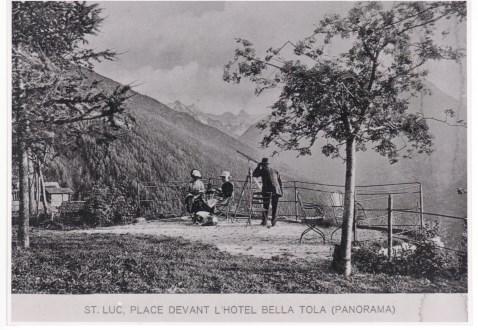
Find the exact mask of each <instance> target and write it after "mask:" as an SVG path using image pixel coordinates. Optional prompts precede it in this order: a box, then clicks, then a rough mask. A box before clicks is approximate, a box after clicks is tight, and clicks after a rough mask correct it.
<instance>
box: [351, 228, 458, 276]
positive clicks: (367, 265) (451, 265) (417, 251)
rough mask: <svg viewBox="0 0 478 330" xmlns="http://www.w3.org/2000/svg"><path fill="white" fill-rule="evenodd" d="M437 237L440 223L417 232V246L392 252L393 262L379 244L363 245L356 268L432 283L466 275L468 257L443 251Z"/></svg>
mask: <svg viewBox="0 0 478 330" xmlns="http://www.w3.org/2000/svg"><path fill="white" fill-rule="evenodd" d="M437 234H438V224H437V223H435V224H433V225H431V226H426V227H425V229H424V230H422V231H417V232H415V233H413V234H412V235H411V236H412V237H411V238H412V241H413V243H414V244H413V245H411V244H402V245H401V246H400V247H401V248H400V249H398V251H399V253H397V252H395V253H394V252H392V253H394V255H393V258H392V260H391V261H390V260H389V259H388V256H387V255H386V253H385V251H386V250H385V249H384V248H383V247H382V246H381V245H380V244H379V243H365V244H362V245H361V246H359V247H358V248H356V249H355V250H354V251H353V262H354V266H355V267H356V268H357V269H358V270H360V271H362V272H367V273H385V274H399V275H410V276H414V277H419V278H427V279H430V280H433V279H435V278H448V279H456V278H461V277H463V276H466V273H467V267H466V261H465V262H463V258H464V259H465V260H466V255H465V256H464V257H463V254H461V253H456V252H454V251H449V250H445V249H441V248H440V245H439V243H438V242H437V240H436V238H437V237H438V235H437ZM395 251H397V250H395Z"/></svg>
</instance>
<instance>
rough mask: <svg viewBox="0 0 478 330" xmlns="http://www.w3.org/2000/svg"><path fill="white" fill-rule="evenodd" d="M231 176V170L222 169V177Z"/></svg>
mask: <svg viewBox="0 0 478 330" xmlns="http://www.w3.org/2000/svg"><path fill="white" fill-rule="evenodd" d="M230 176H231V172H229V171H222V173H221V175H220V177H221V178H222V177H224V178H228V177H230Z"/></svg>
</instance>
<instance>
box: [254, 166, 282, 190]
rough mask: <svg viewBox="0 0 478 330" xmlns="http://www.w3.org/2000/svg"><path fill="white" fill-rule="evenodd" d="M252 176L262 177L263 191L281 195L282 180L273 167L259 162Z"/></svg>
mask: <svg viewBox="0 0 478 330" xmlns="http://www.w3.org/2000/svg"><path fill="white" fill-rule="evenodd" d="M252 176H253V177H255V178H259V177H260V178H261V179H262V192H263V193H273V194H275V195H277V196H282V181H281V178H280V175H279V172H277V171H276V170H275V169H273V168H271V167H269V166H268V165H264V164H262V163H261V164H259V165H257V167H256V169H255V170H254V172H253V173H252Z"/></svg>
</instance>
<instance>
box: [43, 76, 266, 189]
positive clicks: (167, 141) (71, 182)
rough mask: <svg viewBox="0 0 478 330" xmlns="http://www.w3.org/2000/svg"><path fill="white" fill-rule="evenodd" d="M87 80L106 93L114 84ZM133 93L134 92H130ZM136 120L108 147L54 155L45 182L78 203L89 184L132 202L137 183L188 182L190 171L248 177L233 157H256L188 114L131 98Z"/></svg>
mask: <svg viewBox="0 0 478 330" xmlns="http://www.w3.org/2000/svg"><path fill="white" fill-rule="evenodd" d="M88 74H89V75H90V78H91V79H100V80H102V82H101V84H102V85H103V86H105V87H106V88H107V89H110V90H111V89H113V88H115V87H116V86H117V85H118V84H117V83H116V82H114V81H112V80H110V79H108V78H105V77H101V76H99V75H97V74H95V73H88ZM133 93H134V92H133ZM126 108H127V111H130V112H131V113H133V115H134V116H135V118H136V121H137V122H136V126H135V128H134V129H133V130H131V131H129V132H126V134H124V135H123V136H121V137H120V138H119V139H118V140H116V141H114V142H113V143H111V144H110V145H109V147H108V148H106V147H105V146H104V145H101V144H97V143H96V142H95V141H93V140H91V139H90V140H89V139H83V141H82V143H81V145H80V147H79V148H77V149H75V150H73V151H71V150H69V147H67V148H65V150H57V151H58V152H59V154H60V155H59V156H58V157H57V158H55V159H54V160H53V161H52V162H50V164H49V165H48V167H47V169H46V171H45V173H46V180H48V181H59V182H60V183H61V184H63V185H68V186H70V187H71V188H72V189H73V190H74V191H75V193H77V195H79V196H78V197H80V198H84V197H85V194H88V193H89V192H90V189H91V187H92V186H93V184H105V185H110V186H111V185H123V186H126V187H127V189H128V191H129V193H128V195H129V197H130V198H135V195H136V182H137V181H138V180H139V181H153V182H157V183H159V182H163V183H164V182H168V181H176V180H184V181H187V180H189V179H190V177H189V173H190V171H191V169H192V168H198V169H200V170H201V172H202V173H203V177H217V176H218V175H219V174H220V172H221V171H223V170H230V171H231V173H232V175H233V177H234V178H235V179H238V178H240V179H243V178H244V177H245V176H246V174H247V161H246V160H245V159H244V158H241V156H239V155H238V154H237V153H236V150H240V151H242V152H244V153H246V154H249V155H251V156H252V157H256V158H259V157H260V155H259V154H258V153H257V152H256V151H255V150H254V148H250V147H248V146H246V145H244V144H243V143H241V142H239V141H238V140H236V139H234V138H233V137H231V136H229V135H227V134H224V133H223V132H221V131H219V130H218V129H216V128H213V127H210V126H207V125H204V124H202V123H200V122H198V121H196V120H195V119H194V118H193V117H191V116H190V115H188V114H186V113H182V112H178V111H174V110H171V109H170V108H168V107H167V106H166V105H164V104H162V103H160V102H158V101H156V100H154V99H152V98H150V97H147V96H144V95H141V94H138V93H134V95H133V96H132V97H131V98H130V99H128V101H127V104H126Z"/></svg>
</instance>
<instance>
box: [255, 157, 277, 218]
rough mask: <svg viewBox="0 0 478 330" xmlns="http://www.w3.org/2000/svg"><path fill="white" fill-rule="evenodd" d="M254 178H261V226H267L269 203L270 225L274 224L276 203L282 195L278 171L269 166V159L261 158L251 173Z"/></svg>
mask: <svg viewBox="0 0 478 330" xmlns="http://www.w3.org/2000/svg"><path fill="white" fill-rule="evenodd" d="M252 176H253V177H255V178H259V177H260V178H261V179H262V197H263V199H264V212H263V214H262V223H261V225H263V226H266V225H267V226H268V227H269V225H268V219H269V218H268V215H269V204H272V226H275V224H276V222H277V219H276V214H277V204H278V203H279V198H280V197H281V196H282V181H281V178H280V175H279V172H278V171H277V170H275V169H273V168H272V167H270V166H269V159H267V158H262V161H261V162H260V163H259V164H257V167H256V169H255V170H254V172H253V173H252Z"/></svg>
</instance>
